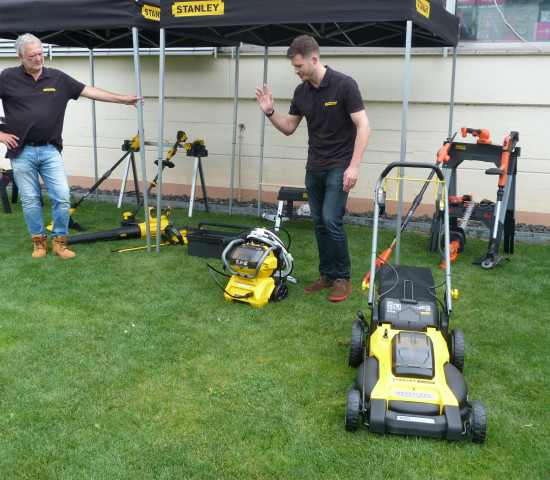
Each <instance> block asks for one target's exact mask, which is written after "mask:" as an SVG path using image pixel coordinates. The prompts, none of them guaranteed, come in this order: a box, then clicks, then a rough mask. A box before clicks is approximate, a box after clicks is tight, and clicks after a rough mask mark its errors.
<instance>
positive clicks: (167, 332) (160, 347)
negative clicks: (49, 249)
mask: <svg viewBox="0 0 550 480" xmlns="http://www.w3.org/2000/svg"><path fill="white" fill-rule="evenodd" d="M12 209H13V213H12V214H11V215H6V214H3V213H0V244H1V248H0V265H1V266H2V273H3V275H2V277H3V278H2V280H3V281H2V287H1V289H0V478H2V479H56V480H57V479H109V480H114V479H187V478H190V479H195V478H196V479H218V478H219V479H240V478H242V479H254V478H257V479H352V478H369V479H388V478H392V479H393V478H399V479H440V478H449V479H462V478H464V479H466V478H476V479H478V478H479V479H516V478H523V479H538V478H541V479H546V478H548V477H549V476H550V460H549V455H548V445H549V443H550V428H549V427H550V422H549V415H548V414H549V410H550V408H549V407H550V402H549V400H548V395H549V393H550V389H549V381H548V373H547V365H548V360H549V353H548V352H549V350H548V348H549V344H550V342H549V333H548V332H549V329H548V321H549V310H550V275H549V272H550V246H548V245H541V244H518V245H516V251H515V253H514V255H512V257H511V262H509V263H508V262H503V263H502V264H500V265H499V266H498V267H497V268H496V269H494V270H488V271H487V270H483V269H482V268H481V267H480V266H478V265H473V264H472V261H473V260H475V259H476V258H477V257H478V256H480V255H482V254H483V253H485V252H486V250H487V242H486V241H483V240H477V239H468V242H467V244H466V248H465V251H464V252H463V253H462V254H461V255H460V256H459V257H458V259H457V261H456V262H455V263H454V264H453V267H454V268H453V270H454V272H453V273H454V274H453V287H454V288H457V289H458V290H459V298H458V300H456V301H455V302H454V310H453V315H452V317H451V328H461V329H462V330H463V331H464V334H465V337H466V364H465V368H464V375H465V377H466V380H467V382H468V387H469V391H470V397H471V398H472V399H473V400H479V401H482V402H484V404H485V406H486V409H487V414H488V432H487V440H486V442H485V443H484V444H482V445H477V444H472V443H470V442H469V441H468V440H464V441H462V442H455V443H450V442H447V441H445V440H433V439H424V438H416V437H402V436H392V435H376V434H370V433H369V432H368V430H367V429H366V428H360V429H359V431H358V432H356V433H349V432H347V431H346V430H345V429H344V416H345V405H346V394H347V390H348V389H349V387H350V385H351V383H352V382H353V378H354V376H355V370H353V369H351V368H350V367H348V364H347V359H348V353H349V336H350V332H351V322H352V320H353V319H355V318H356V312H357V310H359V309H362V310H364V311H365V312H366V313H367V314H368V306H367V293H366V292H363V291H361V280H362V279H363V276H364V275H365V273H366V272H367V270H368V263H369V261H370V255H369V252H370V248H371V246H370V242H371V238H372V231H371V229H370V228H365V227H359V226H349V227H348V233H349V241H350V249H351V254H352V260H353V264H354V269H353V278H352V281H353V286H354V289H353V291H352V294H351V296H350V298H349V299H348V300H347V301H345V302H341V303H331V302H329V301H328V300H327V298H326V297H327V293H328V291H327V292H323V293H319V294H315V295H307V294H305V293H303V292H302V290H301V288H302V287H303V286H305V285H306V284H307V283H309V282H310V281H311V280H314V279H315V278H316V276H317V271H316V269H317V261H316V248H315V244H314V236H313V231H312V225H311V223H310V222H309V221H307V220H301V221H297V220H293V221H291V222H286V223H284V227H285V228H286V229H287V230H288V232H289V233H290V235H291V239H292V244H291V246H290V251H291V253H292V254H293V256H294V271H293V276H294V277H296V278H297V280H298V282H299V283H298V284H297V285H294V284H290V285H289V290H290V293H289V297H288V298H287V299H285V300H284V301H282V302H278V303H277V302H270V303H268V305H266V306H265V307H263V308H252V307H251V306H250V305H247V304H244V303H238V302H228V301H226V300H225V299H224V298H223V293H222V291H221V290H220V288H219V287H218V286H217V285H216V284H215V282H214V280H213V279H212V277H211V275H210V274H209V272H208V270H207V268H206V265H205V262H206V261H208V262H209V263H211V264H212V265H213V266H216V267H217V268H221V262H220V261H219V260H214V259H211V260H205V259H203V258H200V257H195V256H189V255H188V253H187V247H186V246H179V245H176V246H168V247H162V249H161V252H160V253H158V254H157V253H155V252H154V251H153V252H147V251H137V252H130V253H119V254H114V253H111V250H113V249H116V248H123V247H127V246H134V245H143V244H144V243H145V241H144V240H139V239H138V240H122V241H115V242H97V243H92V244H79V245H74V246H73V249H74V251H75V252H76V253H77V258H76V259H75V260H71V261H64V260H61V259H59V258H57V257H54V256H53V255H48V257H47V258H46V259H43V260H35V259H32V258H31V256H30V253H31V250H32V246H31V242H30V240H29V237H28V233H27V230H26V225H25V222H24V219H23V216H22V213H21V208H20V205H19V204H17V205H12ZM126 209H127V210H132V209H133V207H129V206H127V207H126ZM44 211H45V215H46V217H47V218H48V221H49V218H50V217H49V215H50V214H49V203H48V201H47V199H46V205H45V207H44ZM140 215H141V219H143V210H142V211H141V212H140ZM121 218H122V212H121V211H120V210H118V209H117V208H116V205H114V204H110V203H101V202H100V203H97V202H95V200H92V199H90V200H87V201H86V202H84V203H83V204H82V205H81V207H79V208H78V210H77V212H76V213H75V220H76V221H78V222H79V223H81V224H82V225H84V226H85V227H86V228H88V230H89V231H99V230H107V229H114V228H119V226H120V220H121ZM170 218H171V220H172V222H173V223H174V225H176V226H177V227H182V226H196V225H197V224H198V222H199V221H201V220H202V221H215V222H223V223H234V224H245V225H262V224H265V220H262V219H258V218H255V217H244V216H235V215H233V216H229V215H227V214H212V213H211V214H205V213H199V212H195V214H194V216H193V218H191V219H190V218H188V216H187V211H186V210H177V209H173V211H172V215H171V217H170ZM281 238H282V239H284V240H285V241H286V238H284V236H283V235H281ZM392 238H393V232H389V231H381V232H380V243H379V245H380V246H381V247H380V250H383V249H384V248H385V247H386V246H387V245H388V244H389V243H390V241H391V239H392ZM427 245H428V239H427V237H426V236H424V235H421V234H418V233H412V232H405V233H404V234H403V238H402V244H401V263H404V264H412V265H427V266H431V267H433V270H434V272H435V276H436V277H437V278H440V279H442V278H443V271H442V270H440V269H438V268H437V266H438V264H439V258H438V257H437V256H436V255H435V254H433V253H430V252H428V250H427ZM221 281H222V283H226V282H227V279H223V278H222V279H221Z"/></svg>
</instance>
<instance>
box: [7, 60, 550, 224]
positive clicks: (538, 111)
mask: <svg viewBox="0 0 550 480" xmlns="http://www.w3.org/2000/svg"><path fill="white" fill-rule="evenodd" d="M323 61H324V63H326V64H328V65H330V66H331V67H333V68H335V69H337V70H340V71H343V72H345V73H348V74H350V75H352V76H353V77H354V78H355V79H356V80H357V82H358V84H359V87H360V89H361V91H362V93H363V96H364V99H365V105H366V108H367V113H368V116H369V119H370V122H371V125H372V135H371V140H370V143H369V146H368V149H367V152H366V154H365V156H364V159H363V165H362V170H361V180H360V182H359V184H358V186H357V187H356V189H355V190H354V192H353V193H352V196H351V201H350V205H351V206H352V207H353V209H356V210H362V211H367V210H371V209H372V201H371V200H367V199H371V198H372V192H373V191H374V186H375V182H376V178H377V177H378V175H379V174H380V172H381V170H382V169H383V167H384V166H385V165H387V164H388V163H389V162H392V161H397V160H399V156H400V142H401V112H402V103H401V102H402V96H403V72H404V59H403V56H402V55H387V56H383V55H368V56H360V57H358V56H349V55H348V56H329V55H325V56H323ZM17 63H18V61H17V59H16V58H1V59H0V68H5V67H7V66H11V65H15V64H17ZM46 65H47V66H52V67H55V68H59V69H61V70H64V71H66V72H67V73H69V74H71V75H73V76H74V77H75V78H78V79H79V80H81V81H83V82H84V83H89V82H90V80H89V78H90V77H89V61H88V59H87V58H85V57H82V58H81V57H56V58H54V60H53V61H52V62H51V63H50V62H49V61H47V62H46ZM141 67H142V79H141V82H142V88H143V93H144V95H145V97H146V104H145V106H144V119H145V136H146V140H149V141H156V140H157V133H158V78H159V76H158V58H157V57H142V60H141ZM451 67H452V58H451V57H447V58H444V57H443V56H442V55H414V56H413V58H412V61H411V81H410V99H409V100H410V104H409V115H408V133H407V160H408V161H422V162H430V163H432V162H434V161H435V154H436V152H437V151H438V149H439V147H440V146H441V144H442V142H443V140H444V139H445V138H446V136H447V132H448V121H449V98H450V79H451ZM95 68H96V73H95V84H96V86H99V87H102V88H105V89H108V90H112V91H116V92H119V93H131V92H134V91H135V80H134V67H133V59H132V58H131V57H96V59H95ZM234 69H235V61H234V59H232V58H231V57H230V56H225V55H221V56H219V57H218V58H212V57H188V56H186V57H174V56H168V57H167V59H166V83H165V90H166V93H165V95H166V104H165V128H164V138H165V139H166V140H167V141H168V142H169V143H170V144H172V143H173V142H174V141H175V136H176V132H177V131H178V130H184V131H185V132H186V133H187V135H188V138H189V140H193V139H195V138H200V139H203V140H204V141H205V143H206V147H207V149H208V151H209V156H208V157H207V158H205V159H204V161H203V162H204V163H203V164H204V169H205V178H206V184H207V187H208V189H209V191H208V193H209V195H210V196H228V192H229V190H228V189H229V185H230V175H231V152H232V138H233V126H232V122H233V94H234V75H235V71H234ZM262 77H263V57H262V56H246V55H243V56H241V66H240V81H239V97H240V98H239V110H238V123H242V124H244V125H245V129H244V130H243V133H242V150H241V162H242V163H241V171H242V176H241V187H242V189H243V190H242V193H243V196H244V197H246V196H248V195H251V196H253V197H257V189H258V181H259V155H260V147H259V140H260V125H261V122H262V120H263V117H262V115H261V114H260V112H259V109H258V107H257V105H256V104H255V102H254V101H253V98H252V97H253V91H254V88H255V87H256V85H259V84H261V82H262ZM549 77H550V62H548V57H547V56H546V55H521V56H520V55H511V56H510V55H467V54H460V55H459V56H458V61H457V79H456V93H455V102H456V105H455V112H454V124H453V131H460V127H461V126H462V125H465V126H468V127H471V128H486V129H489V130H490V132H491V135H492V138H493V141H494V143H495V144H498V145H501V144H502V141H503V139H504V137H505V136H506V135H507V134H508V133H509V132H510V131H512V130H517V131H519V132H520V142H519V145H520V146H521V148H522V154H521V157H520V159H519V163H518V177H517V205H516V209H517V211H518V220H519V221H528V222H529V223H545V224H550V203H549V202H547V201H545V193H547V192H548V187H547V185H548V182H549V180H550V159H549V155H548V147H547V144H546V138H547V135H546V131H547V129H548V128H550V89H549V88H548V86H547V79H548V78H549ZM268 84H269V86H270V89H271V90H272V91H273V93H274V96H275V98H276V105H275V107H276V109H277V110H278V111H279V112H281V113H286V112H287V111H288V105H289V101H290V98H291V96H292V92H293V90H294V88H295V86H296V85H297V77H296V76H295V75H294V74H293V71H292V68H291V67H290V64H289V62H288V60H286V59H285V58H284V57H283V56H272V57H270V60H269V67H268ZM96 111H97V117H98V123H97V135H98V147H99V150H98V159H99V168H98V171H99V175H100V176H101V175H102V174H103V173H104V172H105V171H106V170H107V169H108V168H110V167H111V166H112V165H113V164H114V163H115V162H116V161H117V160H118V159H119V158H120V157H121V156H122V154H123V152H122V151H121V145H122V142H123V140H124V139H131V138H132V137H133V136H134V135H135V134H136V133H137V111H136V110H135V109H134V108H131V107H126V106H122V105H112V104H104V103H99V102H97V103H96ZM306 133H307V132H306V128H305V122H304V125H302V126H300V127H299V129H298V131H297V132H296V133H295V134H294V135H293V136H291V137H285V136H284V135H282V134H280V133H279V132H277V131H276V130H275V129H274V128H273V127H272V126H271V125H270V124H269V122H266V130H265V149H264V167H263V178H262V180H263V182H264V183H272V184H277V185H278V184H281V185H302V184H303V177H304V165H305V157H306V154H307V134H306ZM457 139H461V137H460V132H459V133H458V135H457ZM472 140H473V138H472V137H469V138H468V139H466V140H465V141H472ZM64 142H65V151H64V158H65V162H66V165H67V171H68V174H69V177H70V180H71V182H72V183H73V184H79V185H82V186H85V187H89V186H91V185H92V184H93V156H92V150H91V145H92V140H91V103H90V101H89V100H87V99H84V98H82V99H80V100H78V101H77V102H70V103H69V108H68V110H67V116H66V124H65V130H64ZM156 152H157V150H156V147H148V148H147V151H146V153H147V163H146V166H147V176H148V180H151V179H152V178H153V177H154V176H155V174H156V166H155V165H154V164H153V161H154V160H155V159H156V157H157V153H156ZM237 153H238V142H237ZM137 158H138V168H139V171H140V172H141V164H140V158H139V156H138V157H137ZM173 160H174V163H175V164H176V167H175V168H173V169H165V170H164V176H163V178H164V191H165V192H171V193H176V194H188V193H189V191H190V188H189V185H190V184H191V182H192V173H193V159H192V158H189V157H186V156H185V154H184V152H183V150H181V151H180V152H179V153H178V154H177V155H176V156H175V157H174V159H173ZM237 160H238V159H237ZM0 166H2V167H3V168H7V167H9V162H8V161H7V160H6V159H4V158H2V159H0ZM236 167H238V164H237V165H236ZM486 167H487V165H486V164H480V163H478V162H464V163H463V164H462V165H461V166H460V168H459V171H458V193H459V194H464V193H469V194H473V195H474V199H479V200H480V199H482V198H488V199H489V200H493V201H494V200H495V199H496V184H497V182H496V178H495V177H489V176H486V175H485V174H484V170H485V168H486ZM123 171H124V169H123V165H121V166H120V167H118V168H117V170H115V171H114V172H113V173H112V175H111V178H110V180H109V181H107V182H105V183H104V185H103V186H102V188H120V185H121V181H120V179H121V178H122V175H123ZM414 174H415V176H418V177H420V178H423V177H424V172H420V173H419V172H418V171H415V172H414ZM411 175H412V174H411ZM234 185H235V191H234V196H237V188H238V185H239V184H238V171H237V170H235V183H234ZM418 185H419V183H417V184H415V185H412V186H411V187H410V188H406V195H407V196H408V197H409V199H411V198H412V197H413V196H414V195H415V194H416V193H417V192H418V189H419V187H418ZM262 190H263V194H262V195H263V197H262V198H263V199H265V200H273V199H274V198H275V192H276V191H277V188H276V187H269V186H264V187H263V189H262ZM270 192H271V194H270ZM529 212H531V213H533V212H534V213H535V215H534V216H533V215H530V216H529V215H528V213H529Z"/></svg>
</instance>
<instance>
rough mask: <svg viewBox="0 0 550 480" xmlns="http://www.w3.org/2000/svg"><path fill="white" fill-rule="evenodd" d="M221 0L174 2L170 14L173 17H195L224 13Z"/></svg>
mask: <svg viewBox="0 0 550 480" xmlns="http://www.w3.org/2000/svg"><path fill="white" fill-rule="evenodd" d="M224 13H225V10H224V4H223V1H222V0H203V1H196V2H174V3H173V4H172V15H174V17H197V16H203V15H224Z"/></svg>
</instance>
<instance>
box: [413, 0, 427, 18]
mask: <svg viewBox="0 0 550 480" xmlns="http://www.w3.org/2000/svg"><path fill="white" fill-rule="evenodd" d="M416 11H417V12H418V13H420V15H424V16H425V17H426V18H430V2H427V1H426V0H416Z"/></svg>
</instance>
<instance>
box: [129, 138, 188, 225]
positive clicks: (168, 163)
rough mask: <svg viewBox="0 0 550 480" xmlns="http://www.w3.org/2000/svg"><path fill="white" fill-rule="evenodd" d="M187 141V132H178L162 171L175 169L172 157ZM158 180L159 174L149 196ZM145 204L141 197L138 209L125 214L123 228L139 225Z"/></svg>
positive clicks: (150, 187)
mask: <svg viewBox="0 0 550 480" xmlns="http://www.w3.org/2000/svg"><path fill="white" fill-rule="evenodd" d="M185 140H187V135H186V134H185V132H182V131H181V130H180V131H178V133H177V139H176V143H174V145H173V146H172V148H171V149H170V151H169V152H168V155H166V159H165V160H163V161H162V168H161V171H164V168H165V167H168V168H174V162H172V157H173V156H174V155H175V154H176V152H177V151H178V147H179V146H180V143H182V142H185ZM155 165H157V166H158V160H155ZM158 178H159V174H158V173H157V175H156V177H155V178H154V179H153V181H152V182H151V184H150V185H149V188H148V189H147V194H149V193H151V190H152V189H153V188H155V187H156V186H157V181H158ZM143 203H144V197H141V198H140V200H139V202H138V205H137V207H136V208H135V209H134V211H133V212H132V213H130V212H126V213H124V215H123V217H124V218H123V220H122V222H121V225H122V226H123V227H126V226H130V225H137V224H138V222H137V221H136V215H137V213H138V212H139V209H140V208H141V207H142V206H143Z"/></svg>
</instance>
